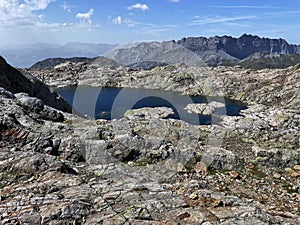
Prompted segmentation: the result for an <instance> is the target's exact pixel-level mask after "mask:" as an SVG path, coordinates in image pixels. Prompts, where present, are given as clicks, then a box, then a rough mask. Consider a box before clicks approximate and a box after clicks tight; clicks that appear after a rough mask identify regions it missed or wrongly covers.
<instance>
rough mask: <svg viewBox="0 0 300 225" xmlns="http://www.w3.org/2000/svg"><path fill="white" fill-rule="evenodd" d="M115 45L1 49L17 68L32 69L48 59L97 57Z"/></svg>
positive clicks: (14, 46) (23, 46) (1, 52)
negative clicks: (34, 65) (37, 63)
mask: <svg viewBox="0 0 300 225" xmlns="http://www.w3.org/2000/svg"><path fill="white" fill-rule="evenodd" d="M116 46H117V45H115V44H91V43H79V42H72V43H68V44H66V45H55V44H48V43H36V44H30V45H13V44H9V45H6V46H3V47H0V54H1V55H2V56H3V57H5V58H6V60H7V62H8V63H9V64H11V65H13V66H15V67H20V68H24V67H30V66H32V65H33V64H34V63H36V62H38V61H41V60H44V59H47V58H56V57H60V58H68V57H96V56H100V55H103V54H104V53H105V52H107V51H109V50H111V49H113V48H115V47H116Z"/></svg>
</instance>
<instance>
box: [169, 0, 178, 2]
mask: <svg viewBox="0 0 300 225" xmlns="http://www.w3.org/2000/svg"><path fill="white" fill-rule="evenodd" d="M168 1H169V2H177V3H178V2H180V0H168Z"/></svg>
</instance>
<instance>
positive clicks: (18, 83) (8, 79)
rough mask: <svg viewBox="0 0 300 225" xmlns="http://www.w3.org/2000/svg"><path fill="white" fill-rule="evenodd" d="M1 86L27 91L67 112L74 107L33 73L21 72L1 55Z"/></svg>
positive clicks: (13, 90)
mask: <svg viewBox="0 0 300 225" xmlns="http://www.w3.org/2000/svg"><path fill="white" fill-rule="evenodd" d="M0 87H3V88H5V89H6V90H8V91H10V92H12V93H19V92H25V93H27V94H28V95H30V96H32V97H37V98H40V99H42V100H43V101H44V102H45V103H46V104H47V105H49V106H52V107H54V108H57V109H59V110H62V111H65V112H69V113H70V112H72V107H71V106H70V105H69V104H68V103H67V102H66V101H65V100H64V99H63V98H61V97H60V96H59V95H57V94H56V93H55V92H54V91H52V90H50V89H49V87H48V86H47V85H45V84H44V83H43V82H41V81H40V80H39V79H36V78H35V77H33V76H32V75H31V74H28V73H26V72H23V73H22V72H20V71H19V70H17V69H15V68H13V67H12V66H10V65H9V64H7V63H6V61H5V59H4V58H2V57H1V56H0Z"/></svg>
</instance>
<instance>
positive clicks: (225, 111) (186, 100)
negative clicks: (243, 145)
mask: <svg viewBox="0 0 300 225" xmlns="http://www.w3.org/2000/svg"><path fill="white" fill-rule="evenodd" d="M56 92H57V93H58V94H60V95H61V96H62V97H63V98H64V99H65V100H66V101H67V102H68V103H69V104H71V105H72V106H73V108H74V109H76V110H77V111H79V112H80V113H82V114H85V115H88V116H89V117H91V118H94V119H107V120H111V119H120V118H122V117H123V116H124V113H125V112H126V111H127V110H130V109H138V108H143V107H161V106H166V107H169V108H172V109H173V111H174V114H173V115H171V116H169V118H174V119H180V120H183V121H186V122H188V123H191V124H201V125H204V124H211V123H212V120H213V122H214V123H215V122H217V121H218V120H220V117H221V116H222V115H229V116H237V115H239V113H240V111H241V110H242V109H246V108H247V107H246V106H245V105H244V104H243V103H242V102H240V101H236V100H232V99H228V98H222V97H211V96H197V97H195V96H187V95H182V94H181V93H179V92H174V91H164V90H148V89H147V90H146V89H134V88H107V87H90V86H77V87H65V88H58V89H56ZM212 102H214V103H215V102H220V103H223V106H224V107H221V108H218V109H217V110H215V111H214V112H213V114H212V115H203V114H196V113H191V111H189V110H187V105H189V104H201V103H202V104H204V103H212ZM218 105H222V104H218ZM188 111H189V112H188Z"/></svg>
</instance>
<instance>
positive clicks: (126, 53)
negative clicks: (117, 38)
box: [104, 34, 300, 67]
mask: <svg viewBox="0 0 300 225" xmlns="http://www.w3.org/2000/svg"><path fill="white" fill-rule="evenodd" d="M299 53H300V45H292V44H289V43H288V42H287V41H286V40H284V39H281V38H280V39H269V38H261V37H259V36H255V35H248V34H244V35H242V36H241V37H239V38H234V37H230V36H222V37H219V36H215V37H210V38H206V37H188V38H182V39H181V40H179V41H174V40H173V41H164V42H139V43H132V44H128V45H126V46H122V47H117V48H115V49H113V50H111V51H109V52H108V53H106V54H105V55H104V56H106V57H109V58H112V59H114V60H115V61H116V62H118V63H120V64H123V65H131V64H136V63H140V62H142V61H151V62H154V61H156V62H162V63H185V64H187V65H188V64H191V65H199V63H200V62H199V61H201V62H202V63H203V64H205V65H208V66H217V65H222V64H225V65H234V64H239V63H241V62H243V63H242V64H243V65H247V63H246V61H247V60H248V59H249V60H250V59H251V62H252V63H256V62H257V61H259V58H260V57H263V58H264V61H268V60H270V63H269V64H270V65H269V67H276V65H273V64H274V63H277V62H278V59H279V58H282V61H284V62H287V61H288V64H295V63H300V61H299V57H297V56H298V55H297V54H299ZM291 54H294V57H293V59H292V60H291V62H290V60H289V57H288V56H287V55H291ZM295 54H296V55H295ZM282 55H284V56H285V57H284V58H283V57H282ZM273 57H276V60H273V59H272V58H273ZM278 57H279V58H278ZM254 59H255V60H254ZM295 59H296V60H295ZM279 61H281V60H279ZM249 62H250V61H249ZM267 64H268V63H267Z"/></svg>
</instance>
